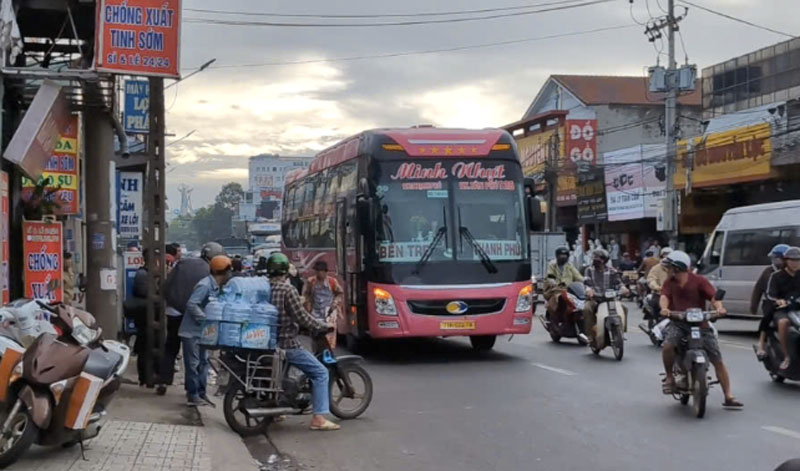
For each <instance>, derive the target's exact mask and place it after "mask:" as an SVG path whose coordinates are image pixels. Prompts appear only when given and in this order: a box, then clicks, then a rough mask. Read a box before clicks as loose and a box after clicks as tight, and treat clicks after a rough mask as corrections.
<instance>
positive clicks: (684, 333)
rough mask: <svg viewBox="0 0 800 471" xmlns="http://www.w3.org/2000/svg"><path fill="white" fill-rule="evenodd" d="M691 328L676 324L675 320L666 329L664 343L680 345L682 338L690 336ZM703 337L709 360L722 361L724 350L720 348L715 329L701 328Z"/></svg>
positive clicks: (712, 361) (713, 361)
mask: <svg viewBox="0 0 800 471" xmlns="http://www.w3.org/2000/svg"><path fill="white" fill-rule="evenodd" d="M690 332H691V331H690V330H689V329H688V328H685V327H682V326H679V325H676V324H675V322H670V323H669V325H667V327H666V328H665V329H664V343H665V344H670V345H675V346H678V345H680V344H681V340H683V339H685V338H686V337H688V336H689V334H690ZM701 332H702V339H703V349H705V351H706V353H707V354H708V361H710V362H711V363H719V362H721V361H722V352H721V351H720V350H719V342H717V337H716V336H715V335H714V331H713V330H711V329H710V328H709V329H701Z"/></svg>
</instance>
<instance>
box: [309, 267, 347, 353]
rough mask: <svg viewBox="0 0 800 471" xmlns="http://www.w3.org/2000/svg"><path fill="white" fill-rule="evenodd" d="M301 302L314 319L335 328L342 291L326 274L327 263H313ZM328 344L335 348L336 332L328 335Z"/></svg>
mask: <svg viewBox="0 0 800 471" xmlns="http://www.w3.org/2000/svg"><path fill="white" fill-rule="evenodd" d="M303 300H304V302H305V306H304V307H305V308H306V310H307V311H309V312H310V313H311V315H313V316H314V317H316V318H317V319H319V320H321V321H322V322H325V323H327V324H332V325H333V326H334V327H335V326H336V320H337V318H338V317H339V316H340V315H341V309H342V306H343V305H344V290H343V289H342V286H341V285H340V284H339V280H337V279H336V277H334V276H331V275H330V274H329V273H328V263H327V262H326V261H324V260H320V261H318V262H316V263H314V276H312V277H311V278H309V279H308V280H307V281H306V283H305V286H304V291H303ZM327 337H328V343H329V344H330V347H331V348H335V347H336V331H333V332H331V333H330V334H328V336H327Z"/></svg>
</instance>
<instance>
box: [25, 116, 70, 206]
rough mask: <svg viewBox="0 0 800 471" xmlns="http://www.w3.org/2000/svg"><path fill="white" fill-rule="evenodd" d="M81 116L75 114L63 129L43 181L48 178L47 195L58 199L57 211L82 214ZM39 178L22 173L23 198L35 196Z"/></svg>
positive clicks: (43, 174) (41, 178) (45, 170)
mask: <svg viewBox="0 0 800 471" xmlns="http://www.w3.org/2000/svg"><path fill="white" fill-rule="evenodd" d="M78 145H79V144H78V117H77V116H71V117H70V119H69V124H68V125H67V127H66V128H65V129H64V130H63V131H62V132H61V134H60V136H59V139H58V141H57V143H56V146H55V149H54V150H53V153H52V155H51V156H50V159H49V160H48V161H47V165H46V166H45V169H44V172H42V176H41V177H40V178H39V183H41V182H43V181H46V182H47V184H46V186H45V190H46V192H47V193H48V194H47V196H46V198H47V199H49V200H54V201H55V202H56V204H58V207H57V208H55V210H54V213H55V214H57V215H68V214H78V213H79V212H80V207H79V206H80V204H79V201H78V200H79V196H80V193H79V188H80V185H79V176H78ZM35 188H36V182H34V181H33V180H31V179H30V178H27V177H22V199H23V200H25V201H28V200H30V199H31V198H32V197H33V193H34V189H35Z"/></svg>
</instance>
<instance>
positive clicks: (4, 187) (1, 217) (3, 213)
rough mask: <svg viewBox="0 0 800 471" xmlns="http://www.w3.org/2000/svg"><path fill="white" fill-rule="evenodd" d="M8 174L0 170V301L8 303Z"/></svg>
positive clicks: (9, 254) (9, 272) (9, 274)
mask: <svg viewBox="0 0 800 471" xmlns="http://www.w3.org/2000/svg"><path fill="white" fill-rule="evenodd" d="M8 216H9V206H8V174H7V173H6V172H0V279H2V280H1V281H2V282H0V301H2V304H3V305H5V304H8V303H9V302H10V301H11V299H10V291H9V282H10V281H9V280H10V276H11V271H10V270H9V268H8V263H9V262H8V259H9V257H10V256H11V253H10V252H9V248H8V227H9V222H8Z"/></svg>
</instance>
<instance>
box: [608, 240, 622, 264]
mask: <svg viewBox="0 0 800 471" xmlns="http://www.w3.org/2000/svg"><path fill="white" fill-rule="evenodd" d="M619 252H620V248H619V244H618V243H617V240H616V239H611V243H610V244H609V246H608V257H609V258H610V259H611V265H613V266H614V268H619Z"/></svg>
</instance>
